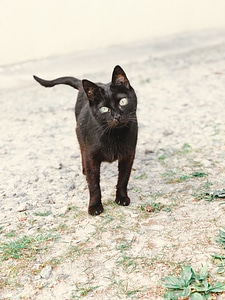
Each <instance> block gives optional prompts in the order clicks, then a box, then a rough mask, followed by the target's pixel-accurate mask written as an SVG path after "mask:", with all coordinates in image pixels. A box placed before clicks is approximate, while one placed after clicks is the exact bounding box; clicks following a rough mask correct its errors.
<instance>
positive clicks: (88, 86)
mask: <svg viewBox="0 0 225 300" xmlns="http://www.w3.org/2000/svg"><path fill="white" fill-rule="evenodd" d="M82 85H83V88H84V91H85V93H86V95H87V97H88V99H89V100H90V101H91V102H93V101H94V99H95V97H96V96H97V95H98V94H99V88H98V86H97V85H96V84H95V83H93V82H91V81H89V80H87V79H83V80H82Z"/></svg>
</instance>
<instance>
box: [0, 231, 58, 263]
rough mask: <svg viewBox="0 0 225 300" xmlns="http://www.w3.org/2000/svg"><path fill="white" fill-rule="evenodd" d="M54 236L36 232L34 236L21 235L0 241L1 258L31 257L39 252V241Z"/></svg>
mask: <svg viewBox="0 0 225 300" xmlns="http://www.w3.org/2000/svg"><path fill="white" fill-rule="evenodd" d="M53 238H56V237H55V236H52V235H51V234H46V235H42V234H38V235H36V236H26V235H25V236H23V237H21V238H19V239H17V240H11V241H9V242H3V243H0V254H1V253H2V260H8V259H10V258H14V259H20V258H27V257H31V256H32V255H33V254H34V253H37V252H39V251H40V250H41V249H42V248H41V246H40V245H41V243H43V242H46V241H49V240H52V239H53Z"/></svg>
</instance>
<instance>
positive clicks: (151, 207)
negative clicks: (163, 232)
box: [139, 202, 171, 213]
mask: <svg viewBox="0 0 225 300" xmlns="http://www.w3.org/2000/svg"><path fill="white" fill-rule="evenodd" d="M139 209H140V210H141V211H143V212H147V213H151V212H157V213H158V212H160V211H167V212H169V211H171V208H170V207H169V206H165V205H163V204H162V203H160V202H151V203H149V204H142V205H140V206H139Z"/></svg>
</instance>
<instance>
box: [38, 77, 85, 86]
mask: <svg viewBox="0 0 225 300" xmlns="http://www.w3.org/2000/svg"><path fill="white" fill-rule="evenodd" d="M33 77H34V79H35V80H36V81H37V82H38V83H40V84H41V85H43V86H44V87H53V86H55V85H57V84H66V85H70V86H72V87H73V88H75V89H77V90H79V89H80V88H81V87H82V81H81V80H79V79H77V78H75V77H69V76H66V77H60V78H56V79H53V80H45V79H42V78H39V77H37V76H35V75H34V76H33Z"/></svg>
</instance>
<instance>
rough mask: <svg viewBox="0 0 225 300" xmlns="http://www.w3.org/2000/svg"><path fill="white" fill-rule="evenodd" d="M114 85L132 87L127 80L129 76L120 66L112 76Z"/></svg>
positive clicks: (116, 67)
mask: <svg viewBox="0 0 225 300" xmlns="http://www.w3.org/2000/svg"><path fill="white" fill-rule="evenodd" d="M112 84H113V85H115V86H125V87H126V88H129V87H130V82H129V80H128V79H127V75H126V73H125V72H124V70H123V69H122V68H121V67H120V66H115V68H114V70H113V74H112Z"/></svg>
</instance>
